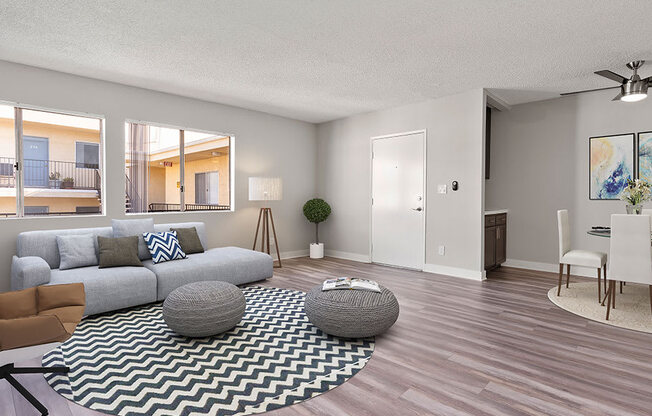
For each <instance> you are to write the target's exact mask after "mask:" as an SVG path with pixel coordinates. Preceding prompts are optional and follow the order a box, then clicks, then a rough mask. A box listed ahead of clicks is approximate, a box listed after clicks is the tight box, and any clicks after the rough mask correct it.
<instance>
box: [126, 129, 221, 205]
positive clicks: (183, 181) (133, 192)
mask: <svg viewBox="0 0 652 416" xmlns="http://www.w3.org/2000/svg"><path fill="white" fill-rule="evenodd" d="M125 138H126V140H125V169H126V171H125V175H126V178H125V194H126V195H125V202H126V205H125V211H126V212H127V213H142V212H171V211H229V210H231V209H232V205H231V188H232V184H231V179H230V178H231V177H232V174H231V172H232V164H231V159H232V154H231V153H232V148H233V146H232V143H233V137H232V136H230V135H227V134H221V133H211V132H200V131H194V130H189V129H181V128H171V127H163V126H157V125H153V124H149V123H137V122H128V123H126V125H125Z"/></svg>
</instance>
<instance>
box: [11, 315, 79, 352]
mask: <svg viewBox="0 0 652 416" xmlns="http://www.w3.org/2000/svg"><path fill="white" fill-rule="evenodd" d="M69 336H70V335H69V334H68V332H66V329H65V328H64V326H63V324H62V323H61V321H59V318H57V317H56V316H46V315H44V316H30V317H28V318H17V319H0V350H2V351H4V350H10V349H13V348H21V347H28V346H30V345H39V344H48V343H50V342H63V341H65V340H66V339H68V337H69Z"/></svg>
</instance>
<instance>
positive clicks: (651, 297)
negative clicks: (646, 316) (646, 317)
mask: <svg viewBox="0 0 652 416" xmlns="http://www.w3.org/2000/svg"><path fill="white" fill-rule="evenodd" d="M650 312H652V285H650Z"/></svg>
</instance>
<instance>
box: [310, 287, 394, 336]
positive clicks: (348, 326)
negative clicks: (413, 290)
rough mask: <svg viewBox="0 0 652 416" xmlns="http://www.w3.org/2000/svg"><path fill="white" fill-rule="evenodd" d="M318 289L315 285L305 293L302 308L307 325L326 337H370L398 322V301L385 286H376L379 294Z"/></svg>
mask: <svg viewBox="0 0 652 416" xmlns="http://www.w3.org/2000/svg"><path fill="white" fill-rule="evenodd" d="M321 288H322V286H321V285H319V286H315V287H314V288H312V290H310V292H308V293H307V294H306V300H305V304H304V308H305V312H306V315H307V316H308V319H310V322H312V323H313V325H315V326H316V327H318V328H319V329H321V330H322V331H324V332H325V333H327V334H331V335H335V336H338V337H343V338H365V337H370V336H373V335H378V334H381V333H383V332H385V331H386V330H388V329H389V327H391V326H392V325H393V324H394V322H396V320H397V319H398V313H399V306H398V301H397V300H396V297H395V296H394V294H393V293H392V292H391V291H389V289H387V288H385V287H382V286H381V287H380V288H381V292H380V293H378V292H371V291H368V290H346V289H344V290H329V291H325V292H323V291H322V290H321Z"/></svg>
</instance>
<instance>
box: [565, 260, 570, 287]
mask: <svg viewBox="0 0 652 416" xmlns="http://www.w3.org/2000/svg"><path fill="white" fill-rule="evenodd" d="M569 281H570V264H567V265H566V289H568V282H569Z"/></svg>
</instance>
